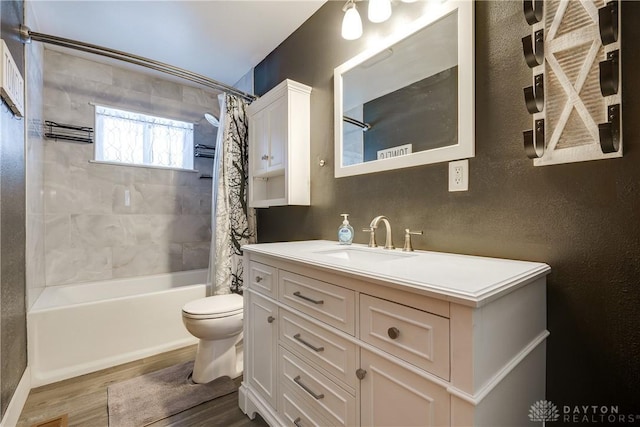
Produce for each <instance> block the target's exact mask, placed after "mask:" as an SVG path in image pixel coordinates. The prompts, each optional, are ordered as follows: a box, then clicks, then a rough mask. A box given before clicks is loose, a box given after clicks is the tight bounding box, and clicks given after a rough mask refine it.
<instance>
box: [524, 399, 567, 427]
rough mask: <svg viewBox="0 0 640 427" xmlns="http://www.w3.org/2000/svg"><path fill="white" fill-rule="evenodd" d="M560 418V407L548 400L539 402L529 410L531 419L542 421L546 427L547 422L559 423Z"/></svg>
mask: <svg viewBox="0 0 640 427" xmlns="http://www.w3.org/2000/svg"><path fill="white" fill-rule="evenodd" d="M558 418H560V413H559V412H558V407H557V406H556V405H554V404H553V403H551V402H549V401H548V400H538V401H537V402H536V403H534V404H533V405H531V408H529V419H530V420H531V421H541V422H542V425H543V426H544V425H545V423H546V422H547V421H557V420H558Z"/></svg>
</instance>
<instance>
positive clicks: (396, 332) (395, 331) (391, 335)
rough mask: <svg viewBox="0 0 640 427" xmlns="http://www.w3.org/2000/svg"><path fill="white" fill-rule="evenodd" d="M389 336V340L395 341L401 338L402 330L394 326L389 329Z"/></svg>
mask: <svg viewBox="0 0 640 427" xmlns="http://www.w3.org/2000/svg"><path fill="white" fill-rule="evenodd" d="M387 334H388V335H389V338H391V339H392V340H395V339H396V338H398V337H399V336H400V330H399V329H398V328H396V327H395V326H394V327H391V328H389V329H387Z"/></svg>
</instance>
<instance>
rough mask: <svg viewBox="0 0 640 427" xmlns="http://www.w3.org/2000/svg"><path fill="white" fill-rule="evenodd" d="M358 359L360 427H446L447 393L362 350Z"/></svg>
mask: <svg viewBox="0 0 640 427" xmlns="http://www.w3.org/2000/svg"><path fill="white" fill-rule="evenodd" d="M360 357H361V358H360V364H361V367H362V369H364V370H365V371H366V373H365V375H364V378H363V379H362V380H361V381H360V387H361V389H360V396H361V408H360V417H361V418H360V419H361V423H362V425H363V426H396V427H400V426H448V425H449V420H450V418H449V406H450V405H449V395H448V393H447V391H446V389H444V388H443V387H440V386H439V385H436V384H435V383H432V382H431V381H429V380H428V379H426V378H423V377H421V376H419V375H416V374H415V373H413V372H411V371H410V370H408V369H406V368H404V367H402V366H400V365H398V364H396V363H393V362H390V361H389V360H387V359H385V358H383V357H380V356H378V355H376V354H374V353H372V352H370V351H368V350H365V349H364V348H363V349H361V353H360Z"/></svg>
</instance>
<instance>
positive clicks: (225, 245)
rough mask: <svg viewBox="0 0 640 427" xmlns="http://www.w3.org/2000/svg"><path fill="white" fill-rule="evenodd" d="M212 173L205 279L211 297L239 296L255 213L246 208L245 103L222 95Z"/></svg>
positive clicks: (247, 158)
mask: <svg viewBox="0 0 640 427" xmlns="http://www.w3.org/2000/svg"><path fill="white" fill-rule="evenodd" d="M221 104H222V105H221V108H220V110H221V111H220V127H219V128H218V138H217V140H216V155H215V160H214V171H213V178H214V179H213V209H212V213H213V218H212V224H211V231H212V233H211V234H212V235H211V255H210V260H209V279H210V283H211V284H212V288H213V289H212V293H213V294H214V295H220V294H228V293H231V292H236V293H242V274H243V263H242V249H241V246H242V245H244V244H246V243H254V242H255V241H256V226H255V211H254V209H251V208H249V207H248V206H247V184H248V179H249V154H248V128H249V124H248V123H247V114H246V111H245V110H246V106H247V104H246V102H245V101H244V100H242V99H240V98H238V97H236V96H234V95H229V94H226V95H224V101H223V102H221Z"/></svg>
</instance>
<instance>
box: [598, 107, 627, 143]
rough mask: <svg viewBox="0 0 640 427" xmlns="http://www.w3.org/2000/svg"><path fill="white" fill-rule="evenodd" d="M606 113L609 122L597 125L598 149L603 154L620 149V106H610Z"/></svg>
mask: <svg viewBox="0 0 640 427" xmlns="http://www.w3.org/2000/svg"><path fill="white" fill-rule="evenodd" d="M607 111H608V114H607V118H608V120H609V121H608V122H607V123H600V124H599V125H598V133H599V135H600V148H601V149H602V152H603V153H615V152H617V151H618V150H619V149H620V122H621V121H622V118H621V117H620V105H618V104H616V105H610V106H609V107H608V109H607Z"/></svg>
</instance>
